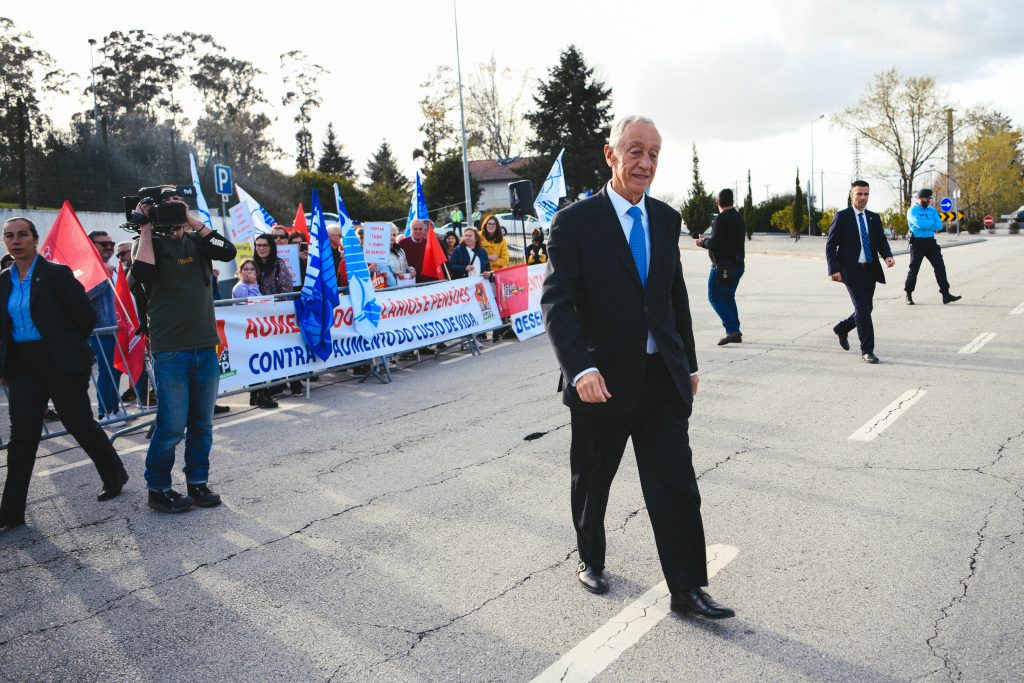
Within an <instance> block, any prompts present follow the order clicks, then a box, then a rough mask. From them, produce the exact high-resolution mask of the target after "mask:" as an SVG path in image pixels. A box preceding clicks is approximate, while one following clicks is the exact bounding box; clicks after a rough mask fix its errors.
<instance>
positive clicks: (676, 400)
mask: <svg viewBox="0 0 1024 683" xmlns="http://www.w3.org/2000/svg"><path fill="white" fill-rule="evenodd" d="M608 391H610V392H611V393H612V395H613V396H614V394H615V387H608ZM690 412H691V406H690V404H689V403H686V402H684V401H683V400H682V397H680V395H679V390H678V389H677V388H676V385H675V383H674V382H673V381H672V378H671V376H670V375H669V372H668V369H667V368H666V367H665V364H664V361H662V359H661V356H660V355H659V354H652V355H650V356H648V359H647V368H646V372H645V377H644V387H643V398H642V399H641V401H640V404H639V406H637V409H636V410H635V411H634V412H632V413H629V414H626V415H608V414H605V413H592V412H588V411H585V410H582V409H578V408H577V409H573V410H572V411H571V414H572V445H571V447H570V450H569V460H570V468H571V471H572V517H573V524H574V525H575V527H576V542H577V545H578V547H579V553H580V560H581V561H583V562H586V563H587V564H590V565H592V566H594V567H595V568H596V569H599V570H603V569H604V566H605V529H604V516H605V510H606V509H607V507H608V495H609V490H610V488H611V484H612V479H614V477H615V473H616V471H617V470H618V467H619V462H620V461H621V460H622V453H623V451H624V450H625V447H626V440H627V439H630V438H632V440H633V450H634V452H635V454H636V463H637V470H638V471H639V474H640V486H641V488H642V490H643V494H644V501H645V502H646V504H647V512H648V514H649V515H650V518H651V526H652V527H653V528H654V540H655V543H656V544H657V547H658V556H659V558H660V559H661V568H662V571H663V572H664V574H665V579H666V580H667V582H668V587H669V590H670V591H671V592H672V593H684V592H686V591H688V590H690V589H691V588H696V587H698V586H706V585H707V583H708V577H707V553H706V549H705V545H704V523H703V520H702V519H701V514H700V502H701V501H700V491H699V490H698V488H697V478H696V476H695V475H694V471H693V462H692V461H693V454H692V452H691V451H690V444H689V435H688V433H687V431H688V428H689V418H690Z"/></svg>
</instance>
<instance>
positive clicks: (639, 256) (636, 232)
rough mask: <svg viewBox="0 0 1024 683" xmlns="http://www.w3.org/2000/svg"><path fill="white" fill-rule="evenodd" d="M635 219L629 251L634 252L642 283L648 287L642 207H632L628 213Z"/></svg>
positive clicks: (630, 236)
mask: <svg viewBox="0 0 1024 683" xmlns="http://www.w3.org/2000/svg"><path fill="white" fill-rule="evenodd" d="M626 213H627V214H629V215H630V217H632V219H633V228H632V229H631V230H630V231H629V250H630V251H631V252H633V260H634V261H635V262H636V272H637V273H639V274H640V283H641V284H643V286H644V287H646V286H647V237H646V236H645V235H644V222H643V220H641V216H642V215H643V214H641V213H640V207H637V206H631V207H629V210H628V211H627V212H626Z"/></svg>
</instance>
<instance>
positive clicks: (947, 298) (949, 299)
mask: <svg viewBox="0 0 1024 683" xmlns="http://www.w3.org/2000/svg"><path fill="white" fill-rule="evenodd" d="M962 298H963V297H961V296H956V295H954V294H950V293H949V292H946V293H945V294H943V295H942V303H944V304H951V303H953V302H954V301H960V299H962Z"/></svg>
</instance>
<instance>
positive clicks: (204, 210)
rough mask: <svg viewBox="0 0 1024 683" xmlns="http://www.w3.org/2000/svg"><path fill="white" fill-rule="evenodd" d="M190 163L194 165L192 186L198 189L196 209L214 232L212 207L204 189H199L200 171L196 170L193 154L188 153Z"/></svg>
mask: <svg viewBox="0 0 1024 683" xmlns="http://www.w3.org/2000/svg"><path fill="white" fill-rule="evenodd" d="M188 161H189V163H190V164H192V185H193V186H194V187H195V188H196V208H197V209H199V215H200V216H202V218H203V223H205V224H206V227H208V228H209V229H210V230H213V219H212V218H210V207H209V206H208V205H207V204H206V197H204V196H203V188H201V187H199V171H197V170H196V158H195V156H193V154H192V152H189V153H188Z"/></svg>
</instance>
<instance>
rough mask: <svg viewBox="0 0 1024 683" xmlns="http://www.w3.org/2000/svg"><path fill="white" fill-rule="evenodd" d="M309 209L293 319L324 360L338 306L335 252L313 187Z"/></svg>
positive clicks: (329, 349) (327, 351)
mask: <svg viewBox="0 0 1024 683" xmlns="http://www.w3.org/2000/svg"><path fill="white" fill-rule="evenodd" d="M235 187H238V186H237V185H236V186H235ZM310 210H311V211H312V214H313V220H312V221H311V222H310V226H309V241H310V245H309V261H308V263H307V264H306V279H305V280H303V282H302V294H301V295H300V296H299V298H298V299H296V300H295V319H296V321H297V322H298V324H299V329H300V330H301V331H302V338H303V340H305V342H306V344H307V345H308V346H309V347H310V348H311V349H313V353H315V354H316V355H317V357H318V358H319V359H320V360H327V359H328V357H330V355H331V351H332V348H331V327H332V326H333V324H334V309H335V308H337V307H338V304H339V299H338V270H337V268H335V266H334V253H333V252H332V251H331V240H330V238H328V237H327V227H326V224H325V223H324V210H323V208H321V206H320V196H319V195H318V194H317V192H316V188H313V202H312V205H311V208H310Z"/></svg>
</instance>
